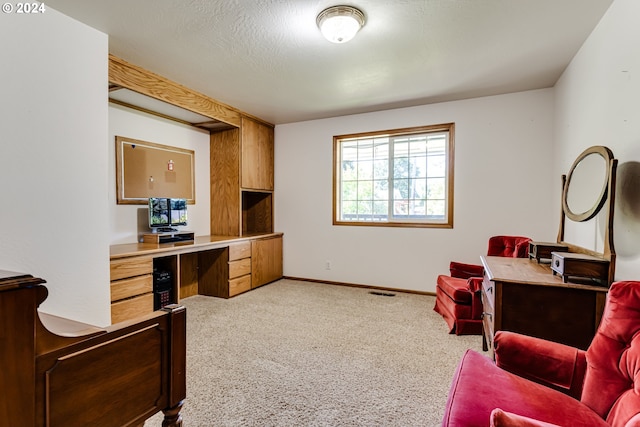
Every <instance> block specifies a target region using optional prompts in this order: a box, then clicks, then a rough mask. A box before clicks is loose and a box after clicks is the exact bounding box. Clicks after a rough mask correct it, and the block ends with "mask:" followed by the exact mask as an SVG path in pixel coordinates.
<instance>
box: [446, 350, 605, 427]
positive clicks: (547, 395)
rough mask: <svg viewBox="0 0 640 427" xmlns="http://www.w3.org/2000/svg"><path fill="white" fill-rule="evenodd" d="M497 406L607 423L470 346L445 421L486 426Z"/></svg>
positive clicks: (561, 420) (551, 418)
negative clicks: (502, 366) (507, 369)
mask: <svg viewBox="0 0 640 427" xmlns="http://www.w3.org/2000/svg"><path fill="white" fill-rule="evenodd" d="M495 408H501V409H502V410H503V411H506V412H510V413H513V414H518V415H519V416H522V417H528V418H532V419H535V420H539V421H542V422H545V423H551V424H557V425H560V426H571V427H601V426H602V427H604V426H608V424H607V423H606V422H605V421H604V420H603V419H602V418H600V417H599V416H598V414H596V413H595V412H593V411H592V410H591V409H589V408H588V407H587V406H586V405H584V404H582V403H581V402H579V401H578V400H576V399H573V398H572V397H569V396H567V395H565V394H563V393H561V392H559V391H556V390H552V389H549V388H548V387H545V386H543V385H540V384H537V383H534V382H532V381H529V380H527V379H524V378H521V377H518V376H517V375H514V374H512V373H509V372H507V371H504V370H502V369H500V368H498V367H497V366H496V365H495V364H494V363H493V361H491V360H490V359H489V358H488V357H487V356H484V355H482V354H479V353H477V352H475V351H473V350H467V352H466V353H465V355H464V356H463V358H462V360H461V362H460V364H459V365H458V369H457V370H456V373H455V376H454V378H453V383H452V385H451V390H450V392H449V401H448V402H447V407H446V409H445V414H444V419H443V422H442V425H443V427H474V426H478V427H480V426H482V427H487V426H489V422H490V416H491V412H492V411H493V410H494V409H495Z"/></svg>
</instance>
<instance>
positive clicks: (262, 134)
mask: <svg viewBox="0 0 640 427" xmlns="http://www.w3.org/2000/svg"><path fill="white" fill-rule="evenodd" d="M241 146H242V150H241V156H242V157H241V159H242V174H241V175H242V181H241V187H242V188H244V189H251V190H266V191H273V128H272V127H270V126H267V125H265V124H262V123H260V122H257V121H255V120H252V119H249V118H247V117H243V118H242V128H241Z"/></svg>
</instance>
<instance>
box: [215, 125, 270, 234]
mask: <svg viewBox="0 0 640 427" xmlns="http://www.w3.org/2000/svg"><path fill="white" fill-rule="evenodd" d="M241 124H242V125H241V128H240V129H231V130H225V131H222V132H214V133H212V134H211V146H210V152H211V160H210V161H211V234H214V235H223V236H241V235H246V234H254V233H270V232H272V231H273V206H272V203H273V202H272V200H273V189H274V185H273V153H274V147H273V127H271V126H268V125H266V124H264V123H261V122H258V121H256V120H253V119H250V118H247V117H243V118H242V122H241Z"/></svg>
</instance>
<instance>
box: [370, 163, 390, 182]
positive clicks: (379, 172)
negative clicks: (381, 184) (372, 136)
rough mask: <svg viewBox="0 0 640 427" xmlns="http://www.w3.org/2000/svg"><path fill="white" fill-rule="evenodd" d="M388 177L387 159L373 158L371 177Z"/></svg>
mask: <svg viewBox="0 0 640 427" xmlns="http://www.w3.org/2000/svg"><path fill="white" fill-rule="evenodd" d="M388 177H389V160H375V161H374V162H373V178H375V179H387V178H388Z"/></svg>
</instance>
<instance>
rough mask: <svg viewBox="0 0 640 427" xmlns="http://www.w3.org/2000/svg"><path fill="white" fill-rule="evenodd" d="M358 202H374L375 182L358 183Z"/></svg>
mask: <svg viewBox="0 0 640 427" xmlns="http://www.w3.org/2000/svg"><path fill="white" fill-rule="evenodd" d="M358 200H373V181H358Z"/></svg>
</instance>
